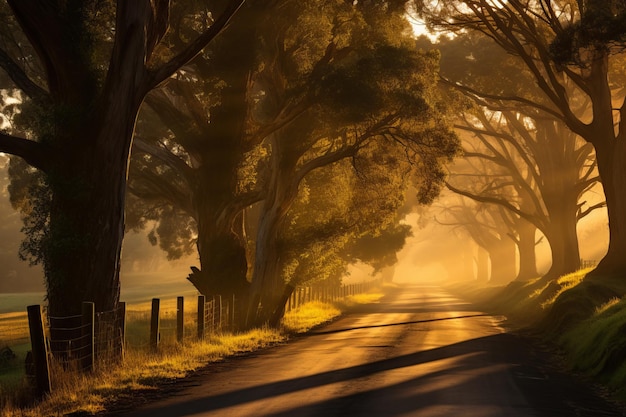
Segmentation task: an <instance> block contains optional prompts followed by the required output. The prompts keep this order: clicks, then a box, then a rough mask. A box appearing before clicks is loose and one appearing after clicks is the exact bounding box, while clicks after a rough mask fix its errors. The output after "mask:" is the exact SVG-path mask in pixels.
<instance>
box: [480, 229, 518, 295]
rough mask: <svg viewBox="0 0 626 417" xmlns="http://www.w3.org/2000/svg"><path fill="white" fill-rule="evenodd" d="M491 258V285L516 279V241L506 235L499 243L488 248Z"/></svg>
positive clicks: (504, 283) (503, 283)
mask: <svg viewBox="0 0 626 417" xmlns="http://www.w3.org/2000/svg"><path fill="white" fill-rule="evenodd" d="M487 251H488V252H489V259H490V260H491V277H490V279H489V283H490V284H491V285H506V284H508V283H509V282H511V281H513V280H514V279H515V276H516V274H515V270H516V268H515V266H516V262H515V242H513V240H511V239H509V238H508V237H504V238H503V239H501V240H500V243H499V244H498V245H495V246H493V245H491V246H489V247H488V248H487Z"/></svg>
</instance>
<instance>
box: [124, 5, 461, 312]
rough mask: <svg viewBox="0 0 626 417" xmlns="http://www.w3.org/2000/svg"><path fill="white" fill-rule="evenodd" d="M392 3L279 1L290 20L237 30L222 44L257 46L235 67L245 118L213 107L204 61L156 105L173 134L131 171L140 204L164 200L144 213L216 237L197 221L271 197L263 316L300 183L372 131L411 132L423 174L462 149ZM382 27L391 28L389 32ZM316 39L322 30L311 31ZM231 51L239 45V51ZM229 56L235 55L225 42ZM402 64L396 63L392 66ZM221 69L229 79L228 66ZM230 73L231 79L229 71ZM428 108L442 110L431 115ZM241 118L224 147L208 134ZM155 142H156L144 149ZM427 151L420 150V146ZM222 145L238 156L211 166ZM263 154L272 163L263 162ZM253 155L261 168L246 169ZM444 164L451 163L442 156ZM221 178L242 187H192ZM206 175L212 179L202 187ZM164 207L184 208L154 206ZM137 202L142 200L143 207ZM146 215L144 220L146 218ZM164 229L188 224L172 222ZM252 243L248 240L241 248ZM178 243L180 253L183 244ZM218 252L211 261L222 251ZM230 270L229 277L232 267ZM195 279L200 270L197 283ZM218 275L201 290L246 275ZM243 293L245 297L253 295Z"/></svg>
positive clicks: (263, 227)
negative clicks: (201, 201) (214, 206)
mask: <svg viewBox="0 0 626 417" xmlns="http://www.w3.org/2000/svg"><path fill="white" fill-rule="evenodd" d="M385 4H386V3H385V2H372V3H368V4H367V5H365V4H363V5H362V4H358V5H351V4H347V3H340V2H332V1H331V2H328V1H319V0H316V1H310V2H293V1H283V2H275V3H272V6H276V7H280V11H281V13H271V10H273V9H269V10H265V12H266V13H267V16H268V17H267V19H265V20H263V19H262V20H261V23H260V24H259V25H258V26H255V27H251V26H250V25H247V24H246V19H241V20H238V22H235V23H233V24H232V25H231V26H230V27H229V29H228V32H226V33H225V34H224V35H225V36H224V37H223V38H222V39H221V42H218V43H216V44H215V45H216V46H219V45H220V43H224V44H229V42H230V41H229V39H230V36H234V35H233V33H237V34H239V36H244V35H243V34H245V37H244V39H246V40H247V43H246V44H247V45H250V48H248V49H246V48H240V50H241V51H242V52H241V53H244V52H247V54H249V56H248V55H246V56H247V58H246V59H239V60H238V61H237V63H242V62H243V63H244V64H245V65H243V64H242V69H241V70H240V69H238V70H237V71H238V72H239V74H240V76H239V78H238V80H239V81H238V82H239V85H242V86H243V84H244V83H245V84H246V86H247V88H246V89H244V88H240V89H239V90H238V92H237V94H232V93H231V94H230V95H227V96H226V97H227V98H228V100H229V103H233V105H235V106H236V108H237V109H240V110H239V111H238V112H234V111H226V110H224V111H223V112H221V113H218V112H216V111H215V110H214V109H219V108H221V107H223V103H224V98H223V96H221V91H220V90H219V89H220V88H222V87H223V85H224V83H223V82H222V74H221V73H219V72H216V71H209V72H205V71H204V69H206V68H207V65H204V64H202V59H199V60H198V61H195V62H194V65H196V66H197V69H195V70H194V71H193V75H191V76H189V77H187V78H186V79H182V78H181V79H179V80H176V81H170V82H169V85H168V86H167V89H165V90H163V91H162V92H159V93H158V94H152V95H151V96H149V97H148V98H147V101H148V103H149V104H150V106H151V108H152V109H153V110H155V112H156V114H158V115H159V117H160V118H161V119H162V121H163V122H164V123H165V124H166V125H167V126H168V128H169V133H168V135H167V138H159V137H158V136H154V137H153V138H151V139H150V138H148V140H147V141H145V142H144V143H142V144H141V148H140V150H141V152H142V153H143V154H144V156H141V155H139V153H137V156H138V157H139V162H138V163H136V164H134V166H135V167H137V168H139V169H138V171H134V172H133V178H136V179H137V181H136V182H135V180H134V179H133V181H132V183H131V191H132V192H134V193H136V194H137V195H138V196H140V197H141V198H142V199H145V198H148V197H149V198H154V199H155V200H154V201H155V205H154V206H152V207H145V209H146V210H145V211H144V213H149V212H152V213H156V217H158V221H159V222H161V223H163V222H165V221H170V220H172V222H173V224H174V223H175V224H181V225H184V228H183V229H184V230H189V228H188V226H189V227H191V228H192V229H193V228H194V227H197V228H196V229H195V230H193V231H192V233H191V235H194V234H195V233H197V239H198V241H201V240H202V239H205V238H206V236H207V235H209V234H211V233H214V230H216V229H217V227H216V226H215V223H213V224H212V225H213V226H212V227H206V228H201V227H198V221H199V220H196V219H206V218H211V217H215V218H220V219H224V218H226V219H239V218H240V217H238V216H239V215H240V213H241V212H242V210H243V208H244V207H246V206H249V205H250V204H252V203H254V201H256V200H255V199H263V200H264V201H263V203H262V204H263V206H262V208H261V210H263V211H264V213H265V214H264V215H261V216H259V218H260V219H261V220H260V222H261V223H260V224H259V225H258V227H256V228H255V230H256V231H257V233H258V234H259V235H260V236H261V237H262V238H261V239H259V238H257V239H256V242H257V250H256V251H255V256H256V261H254V264H255V265H254V266H255V268H257V272H256V276H257V277H259V278H258V279H257V280H256V282H257V283H256V284H254V283H253V288H252V291H253V294H254V297H263V295H261V294H262V293H267V294H272V295H271V297H273V300H271V301H266V302H264V303H263V304H264V305H265V306H266V311H265V313H267V314H266V317H268V316H269V315H270V314H271V313H272V311H274V310H277V309H276V308H275V304H276V300H277V299H278V298H280V295H281V294H280V291H281V288H282V287H283V286H284V282H283V277H282V275H281V274H280V265H279V264H278V262H277V260H278V257H277V256H276V253H277V250H278V249H277V246H278V242H279V241H280V239H281V238H280V230H281V225H280V223H281V222H284V221H285V220H284V219H285V216H286V215H287V213H288V211H289V210H288V209H289V207H290V205H291V204H292V203H293V202H294V201H295V200H296V199H297V195H298V190H299V184H300V183H301V181H302V180H303V179H304V177H306V175H308V174H309V173H310V172H312V171H313V170H316V169H319V168H321V167H322V166H325V165H328V164H330V163H334V162H337V161H338V160H339V159H342V158H352V157H356V156H355V155H356V153H357V151H359V149H360V148H362V147H363V146H365V145H366V142H369V141H371V140H373V139H372V138H373V137H375V136H377V137H382V136H383V134H386V133H385V132H389V131H390V130H394V131H395V133H393V132H392V133H393V134H390V135H389V139H391V138H394V137H395V138H396V139H397V140H405V138H403V137H402V135H404V136H406V135H407V132H409V131H410V130H411V129H413V133H414V141H415V143H414V144H413V145H412V146H413V147H414V149H412V150H409V151H408V152H409V154H415V155H421V154H423V155H424V160H423V161H421V162H419V163H421V164H423V165H424V166H425V167H424V172H435V170H436V169H438V167H439V166H440V161H439V160H438V159H437V157H435V156H432V157H431V156H428V157H427V155H434V154H436V153H437V152H440V154H441V155H450V154H451V153H453V152H454V150H455V149H456V148H455V145H454V140H453V136H452V135H450V133H449V132H448V131H445V129H442V127H441V126H443V124H442V117H443V116H441V115H439V114H438V110H435V109H434V108H435V107H436V106H438V105H439V104H441V103H435V101H434V100H435V96H434V95H432V96H431V95H430V93H431V87H432V85H433V84H434V79H435V78H434V71H433V68H435V66H436V59H437V57H436V54H435V53H430V54H419V53H418V52H417V51H416V50H415V48H414V47H413V46H412V45H411V47H410V48H409V47H408V46H407V45H409V44H408V40H407V38H406V37H402V36H399V35H398V34H397V33H396V32H394V31H393V30H394V29H397V28H398V26H400V23H399V22H403V23H402V25H401V26H402V27H403V28H404V29H405V31H406V32H407V33H408V30H406V29H407V28H408V26H407V25H408V23H407V22H406V21H405V20H404V16H403V14H402V12H401V11H402V10H401V9H397V10H395V11H394V12H393V13H392V12H391V9H389V8H387V7H386V6H384V5H385ZM321 5H323V7H322V6H321ZM331 11H332V12H331ZM239 22H241V24H238V23H239ZM381 22H386V23H390V24H389V25H382V24H381ZM232 31H234V32H232ZM311 33H316V34H317V35H316V36H310V34H311ZM255 42H256V43H255ZM411 43H412V42H411ZM252 45H255V46H254V47H252ZM235 46H236V45H235ZM233 47H234V46H233V45H231V46H230V48H231V49H232V48H233ZM224 49H225V50H229V48H227V47H224ZM211 56H213V54H212V55H211ZM250 57H253V58H254V59H251V58H250ZM200 58H202V57H200ZM386 60H391V61H389V62H386ZM396 64H397V68H394V67H393V66H394V65H396ZM246 65H247V67H246ZM223 70H224V71H225V72H232V71H229V70H228V69H227V68H224V69H223ZM370 70H371V71H370ZM420 70H422V71H423V74H420ZM394 71H395V72H394ZM227 75H228V76H229V77H232V74H227ZM386 76H388V78H389V80H388V81H386V80H385V77H386ZM227 79H229V80H231V81H228V82H227V83H225V84H226V85H232V83H233V82H234V81H232V78H227ZM202 80H207V81H202ZM215 80H216V81H217V82H216V81H215ZM190 81H192V82H198V81H199V82H204V86H208V88H203V89H202V90H203V91H208V93H206V94H204V95H202V96H199V95H198V94H197V93H195V91H197V89H190V88H188V87H186V84H188V83H189V82H190ZM399 81H400V84H398V82H399ZM402 83H404V84H402ZM215 87H218V88H215ZM168 90H169V91H168ZM222 91H223V90H222ZM191 93H193V94H191ZM431 98H432V100H431ZM426 99H428V100H430V101H428V102H427V100H426ZM399 102H402V103H403V104H404V105H405V109H404V110H403V112H398V107H397V103H399ZM391 103H393V105H392V107H390V109H389V114H387V115H383V112H384V108H385V107H384V106H385V105H389V104H391ZM429 106H433V110H432V111H431V109H430V108H429ZM207 108H209V111H207V110H206V109H207ZM441 108H443V106H441ZM244 111H247V113H246V115H245V116H241V117H238V118H237V120H236V121H234V122H233V124H231V129H230V130H229V132H230V136H222V137H221V138H219V139H220V140H218V138H217V137H216V136H215V135H214V134H212V132H211V131H210V130H208V129H206V128H205V127H209V126H211V125H213V124H214V123H215V121H219V119H217V117H219V115H220V114H223V115H224V117H228V116H229V115H232V114H239V115H243V112H244ZM411 112H413V113H412V114H411ZM207 114H208V116H209V117H207ZM172 115H175V117H171V116H172ZM438 117H439V119H438ZM402 118H404V119H402ZM232 119H233V118H232V117H231V120H232ZM411 120H414V121H415V122H416V123H415V126H414V127H413V128H411V127H410V126H408V123H409V121H411ZM209 122H210V123H209ZM367 123H369V125H368V124H367ZM403 123H404V124H403ZM147 124H150V123H147ZM203 126H205V127H203ZM350 129H351V130H350ZM359 130H362V132H359ZM354 132H356V133H354ZM147 136H150V135H147ZM357 137H358V138H359V139H356V138H357ZM152 139H154V140H152ZM421 139H424V141H431V142H432V143H433V145H432V146H437V145H439V146H441V149H439V150H436V151H433V152H432V153H429V146H431V145H429V144H427V143H423V144H422V145H420V144H419V143H418V141H419V140H421ZM156 140H160V141H161V143H160V144H159V143H157V142H156ZM146 142H151V143H152V145H150V146H147V145H146ZM261 142H262V144H261ZM429 143H430V142H429ZM155 144H156V146H155ZM420 146H422V148H423V149H421V150H420V149H418V148H419V147H420ZM224 148H228V149H229V155H236V154H238V156H239V159H237V158H224V157H222V158H221V161H220V163H219V164H218V163H210V160H209V159H207V157H205V154H207V155H210V154H211V153H213V154H214V155H213V156H211V158H216V155H217V156H219V155H220V151H223V150H224ZM264 153H265V154H266V156H263V154H264ZM255 155H256V156H255ZM247 158H250V159H251V160H252V161H253V163H247V162H246V159H247ZM442 158H443V159H445V156H442ZM226 162H228V166H226ZM215 167H221V168H222V169H215ZM144 168H145V169H144ZM211 169H212V170H211ZM139 171H142V172H141V173H140V172H139ZM154 172H159V173H160V174H159V178H163V176H162V175H161V173H163V172H167V173H168V176H167V177H166V178H168V179H169V180H170V181H168V183H161V184H158V182H157V181H154V180H152V179H151V178H154V179H155V178H156V176H155V175H154ZM135 173H136V174H137V176H136V177H135V176H134V175H135ZM437 175H438V176H437V177H436V178H434V177H431V178H429V179H428V180H427V181H423V186H422V190H423V191H424V193H425V194H428V193H430V194H433V193H435V192H436V191H437V190H438V187H439V186H440V185H441V183H442V182H441V178H442V177H443V174H442V173H441V172H437ZM218 176H220V177H221V178H223V177H228V178H231V179H232V178H234V179H235V180H236V181H232V180H229V181H230V183H229V184H224V186H223V187H222V188H221V189H220V190H221V191H223V192H217V191H220V190H216V189H214V188H207V186H206V185H205V186H198V187H190V186H189V184H191V183H193V182H194V181H196V182H198V181H205V182H206V181H215V179H214V178H217V177H218ZM200 177H203V178H205V179H204V180H200ZM242 177H243V178H244V179H245V180H244V181H243V182H244V183H245V184H244V185H242V181H241V179H242ZM141 178H143V179H141ZM296 179H297V181H295V180H296ZM144 180H145V181H144ZM140 181H141V183H140ZM142 184H143V185H142ZM208 189H210V190H213V191H214V192H212V193H211V196H212V198H207V190H208ZM186 195H191V196H192V199H193V198H194V197H193V196H195V195H198V198H205V199H206V200H209V201H212V202H215V201H219V205H220V207H218V209H219V210H213V211H206V210H203V209H201V208H199V206H195V207H194V206H193V205H191V204H189V201H188V200H189V199H188V198H186ZM202 196H204V197H202ZM179 197H182V198H179ZM174 200H179V202H174ZM165 202H166V203H167V204H168V205H171V206H174V207H175V208H176V209H175V210H174V211H172V210H170V209H169V208H168V209H167V210H164V209H160V208H157V207H158V206H162V204H163V203H165ZM140 204H145V201H142V202H141V203H140ZM180 213H187V214H186V215H187V216H189V217H191V218H192V219H193V221H191V222H190V221H188V220H185V219H184V218H183V217H180V216H179V215H178V214H180ZM268 213H272V214H271V215H270V214H268ZM162 214H165V216H164V215H162ZM170 214H172V215H170ZM156 217H153V218H154V219H156ZM139 218H140V222H139V223H141V215H140V216H139ZM144 218H147V217H146V216H144ZM204 221H206V220H204ZM208 223H210V222H208V221H207V224H208ZM225 224H226V225H227V227H226V228H224V229H225V230H226V231H227V232H228V233H231V235H232V229H233V227H232V225H233V222H232V221H230V222H225ZM238 229H239V228H238ZM163 230H164V231H173V230H182V229H175V228H174V227H166V228H164V229H163ZM188 235H189V234H188ZM162 237H165V234H164V236H162ZM170 241H171V242H180V243H182V242H183V240H173V239H171V240H170ZM259 241H263V243H262V244H261V243H259ZM244 244H245V242H244V241H243V240H242V239H239V245H244ZM259 245H260V246H259ZM174 246H175V247H181V248H182V246H181V245H178V243H176V244H175V245H174ZM183 246H184V245H183ZM222 246H224V245H222ZM240 247H241V246H240ZM259 247H260V250H259ZM198 249H199V250H200V246H198ZM242 251H243V249H241V250H240V253H241V252H242ZM212 252H213V255H214V254H215V253H216V252H215V251H212ZM217 253H219V252H217ZM268 254H269V255H268ZM200 258H201V263H202V270H206V269H208V268H207V265H205V260H203V255H202V254H201V255H200ZM219 258H220V259H221V262H222V263H224V262H231V263H232V264H235V265H237V266H238V267H239V265H241V262H240V261H239V259H241V256H240V257H238V258H237V259H233V257H232V256H226V255H224V256H221V257H219ZM268 262H270V263H271V265H269V264H268ZM262 264H263V265H266V266H264V267H263V268H266V267H267V271H270V272H263V275H264V276H271V278H269V280H271V282H270V281H267V280H265V278H261V277H260V275H259V274H260V272H259V271H260V270H261V269H260V268H261V267H260V265H262ZM224 270H228V271H232V268H230V269H228V268H224ZM242 271H243V273H242ZM196 275H198V274H197V273H194V274H193V275H192V277H191V278H192V279H193V278H195V277H196ZM211 275H212V277H209V279H210V280H211V281H213V282H214V283H217V282H221V284H219V285H216V284H211V285H203V284H202V282H206V281H205V278H207V277H204V278H202V279H201V280H200V279H199V280H195V283H197V285H196V286H197V287H198V288H199V289H201V291H202V292H204V291H211V290H215V289H218V290H219V289H221V288H228V285H229V284H228V283H227V282H226V281H227V280H230V281H234V280H240V278H239V277H242V276H243V277H244V279H245V269H242V268H239V269H238V271H237V272H236V274H227V273H224V271H221V273H216V274H211ZM234 276H236V278H234ZM253 282H254V278H253ZM267 297H270V296H269V295H268V296H267ZM241 298H242V299H243V298H245V294H243V295H242V296H241ZM259 300H260V298H259ZM268 300H269V298H268ZM254 302H255V301H253V304H254ZM256 303H257V304H258V303H259V301H258V300H257V301H256ZM270 305H271V307H268V306H270ZM252 310H254V307H253V308H252ZM255 311H256V310H255Z"/></svg>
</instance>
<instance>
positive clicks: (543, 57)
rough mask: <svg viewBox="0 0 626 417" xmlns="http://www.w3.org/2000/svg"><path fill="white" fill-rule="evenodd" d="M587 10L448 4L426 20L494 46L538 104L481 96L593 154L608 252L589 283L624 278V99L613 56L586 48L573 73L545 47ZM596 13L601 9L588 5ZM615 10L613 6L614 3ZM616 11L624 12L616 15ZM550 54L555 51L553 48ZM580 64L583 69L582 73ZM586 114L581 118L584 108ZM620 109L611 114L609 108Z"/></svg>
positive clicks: (517, 1) (521, 2)
mask: <svg viewBox="0 0 626 417" xmlns="http://www.w3.org/2000/svg"><path fill="white" fill-rule="evenodd" d="M589 4H591V2H566V1H543V0H542V1H539V2H536V1H530V0H511V1H495V2H492V1H487V0H475V1H464V2H458V1H445V2H439V7H440V9H438V10H436V11H434V10H431V12H432V13H429V20H430V22H431V24H433V25H437V26H439V27H442V28H446V29H448V30H451V31H461V30H471V31H477V32H480V33H483V34H485V35H486V36H488V37H490V38H491V39H493V40H494V41H495V42H496V43H497V44H498V45H499V46H500V47H501V48H503V50H505V51H506V52H507V53H508V54H510V56H511V57H517V58H518V59H519V62H520V63H523V67H522V68H524V70H525V71H528V73H529V74H530V75H532V77H533V80H534V81H535V83H536V85H537V87H538V89H539V90H540V91H541V93H542V99H541V100H536V99H535V96H534V95H528V94H524V93H523V92H522V93H518V92H515V91H513V92H511V91H498V90H491V91H484V94H483V96H485V97H490V98H495V99H498V100H503V101H506V102H508V103H513V104H515V105H517V106H526V107H529V108H533V109H535V110H536V111H539V112H542V113H544V114H547V115H550V116H551V117H552V118H554V119H558V120H561V121H562V123H564V124H565V125H566V126H567V127H568V128H569V129H570V130H572V132H574V133H575V134H577V135H579V136H580V137H581V138H583V139H584V140H585V141H587V142H588V143H590V144H592V145H593V146H594V147H595V151H596V157H597V165H598V171H599V174H600V177H601V181H602V185H603V188H604V193H605V196H606V204H607V210H608V216H609V231H610V238H609V248H608V251H607V254H606V256H605V257H604V258H603V259H602V261H601V262H600V263H599V265H598V266H597V268H596V269H595V270H594V271H592V272H591V274H592V275H606V276H609V275H614V274H618V275H621V274H622V273H623V272H624V271H625V270H626V257H624V253H625V252H626V233H623V232H622V231H623V230H626V192H625V191H626V190H625V189H624V187H625V186H626V171H624V170H623V169H621V168H620V167H621V166H622V165H623V159H624V157H625V155H626V148H625V146H626V145H625V143H626V141H624V140H623V137H624V135H626V126H625V125H624V124H625V123H626V120H624V118H621V117H620V116H619V115H620V114H623V113H624V105H625V104H626V102H625V101H624V99H623V93H622V91H621V90H620V88H618V87H619V86H615V85H613V84H611V80H613V79H615V77H612V76H610V75H611V74H609V69H610V60H611V51H610V48H608V47H606V45H603V44H601V43H600V44H598V43H591V44H590V45H589V47H588V48H587V49H586V51H585V53H584V54H582V55H581V56H580V58H581V59H582V60H583V61H582V62H579V63H578V65H575V66H567V65H563V64H562V63H561V62H556V61H555V57H554V51H553V52H552V53H551V52H550V45H551V44H552V42H554V40H555V39H556V38H557V37H558V36H559V35H561V34H562V33H563V32H564V30H565V28H566V27H568V26H569V25H573V24H575V23H576V22H578V21H579V20H580V16H581V12H582V13H583V14H584V13H585V10H584V9H582V10H581V9H580V7H581V6H583V7H584V6H585V5H589ZM593 4H594V5H599V4H600V3H598V2H593ZM611 4H613V3H611ZM620 10H621V9H620ZM553 49H554V47H553ZM581 64H582V65H581ZM577 97H586V98H587V99H588V100H589V101H590V104H589V110H590V111H591V115H589V112H581V111H580V104H581V100H579V99H577ZM615 102H619V103H621V104H619V105H618V108H617V109H615V108H614V105H613V103H615Z"/></svg>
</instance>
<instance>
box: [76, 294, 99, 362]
mask: <svg viewBox="0 0 626 417" xmlns="http://www.w3.org/2000/svg"><path fill="white" fill-rule="evenodd" d="M95 317H96V305H95V303H92V302H89V301H83V303H82V307H81V319H80V324H81V331H80V335H81V339H82V341H83V342H82V343H81V345H82V346H81V352H82V354H81V359H80V367H81V370H83V371H93V364H94V361H95V357H96V349H95V345H96V344H95V340H94V339H95V330H96V329H95V327H96V326H95V325H94V321H95Z"/></svg>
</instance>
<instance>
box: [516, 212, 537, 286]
mask: <svg viewBox="0 0 626 417" xmlns="http://www.w3.org/2000/svg"><path fill="white" fill-rule="evenodd" d="M536 231H537V227H536V226H535V225H534V224H532V223H529V222H527V221H526V220H524V219H519V220H518V221H517V234H518V244H517V249H518V251H519V271H518V273H517V278H516V281H526V280H529V279H532V278H536V277H538V276H539V274H538V273H537V256H536V253H535V246H536V243H535V234H536Z"/></svg>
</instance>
